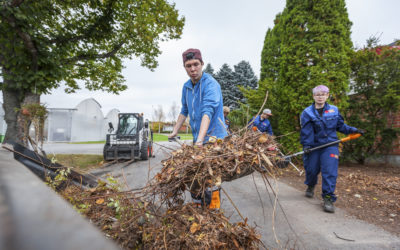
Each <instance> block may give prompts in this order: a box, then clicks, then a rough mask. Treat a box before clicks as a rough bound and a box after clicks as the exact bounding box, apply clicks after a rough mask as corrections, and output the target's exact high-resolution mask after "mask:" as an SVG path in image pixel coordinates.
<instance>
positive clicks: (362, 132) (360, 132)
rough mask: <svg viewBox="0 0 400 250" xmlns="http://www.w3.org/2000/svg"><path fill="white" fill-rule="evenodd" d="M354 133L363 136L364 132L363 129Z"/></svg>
mask: <svg viewBox="0 0 400 250" xmlns="http://www.w3.org/2000/svg"><path fill="white" fill-rule="evenodd" d="M356 133H358V134H361V135H364V133H365V130H364V129H357V131H356Z"/></svg>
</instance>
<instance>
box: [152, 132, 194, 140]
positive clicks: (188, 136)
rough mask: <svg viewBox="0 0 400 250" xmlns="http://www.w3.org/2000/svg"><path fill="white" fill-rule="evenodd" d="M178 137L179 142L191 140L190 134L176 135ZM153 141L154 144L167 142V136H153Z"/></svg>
mask: <svg viewBox="0 0 400 250" xmlns="http://www.w3.org/2000/svg"><path fill="white" fill-rule="evenodd" d="M178 136H180V137H181V140H182V141H183V140H193V136H192V134H178ZM153 140H154V141H155V142H158V141H168V135H167V134H155V133H154V134H153Z"/></svg>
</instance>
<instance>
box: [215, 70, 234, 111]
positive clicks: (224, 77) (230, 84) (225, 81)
mask: <svg viewBox="0 0 400 250" xmlns="http://www.w3.org/2000/svg"><path fill="white" fill-rule="evenodd" d="M215 79H216V80H217V81H218V82H219V84H220V85H221V92H222V97H223V101H224V106H228V107H231V108H234V107H236V106H237V105H238V104H237V103H238V101H239V100H238V97H236V96H237V91H236V89H237V87H236V85H235V75H234V72H233V71H232V69H231V67H229V65H228V64H226V63H224V64H223V65H222V67H221V68H220V69H219V71H218V72H217V74H216V75H215Z"/></svg>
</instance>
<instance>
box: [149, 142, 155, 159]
mask: <svg viewBox="0 0 400 250" xmlns="http://www.w3.org/2000/svg"><path fill="white" fill-rule="evenodd" d="M149 150H150V151H149V157H154V151H153V142H150V145H149Z"/></svg>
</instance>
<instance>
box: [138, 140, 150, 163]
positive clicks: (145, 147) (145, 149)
mask: <svg viewBox="0 0 400 250" xmlns="http://www.w3.org/2000/svg"><path fill="white" fill-rule="evenodd" d="M149 154H150V147H149V143H148V142H147V141H143V142H142V145H141V147H140V159H141V160H144V161H145V160H148V159H149Z"/></svg>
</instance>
